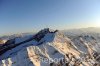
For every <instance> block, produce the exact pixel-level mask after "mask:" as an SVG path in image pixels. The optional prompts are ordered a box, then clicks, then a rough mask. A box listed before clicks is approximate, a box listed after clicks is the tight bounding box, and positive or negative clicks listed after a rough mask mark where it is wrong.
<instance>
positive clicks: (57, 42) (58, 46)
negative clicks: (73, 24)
mask: <svg viewBox="0 0 100 66" xmlns="http://www.w3.org/2000/svg"><path fill="white" fill-rule="evenodd" d="M16 44H20V45H18V46H16V47H12V48H11V49H10V50H8V51H6V52H5V53H3V54H2V55H0V66H93V65H94V66H96V64H98V65H99V62H100V59H99V56H98V58H95V55H96V56H97V55H99V52H98V51H97V49H96V48H95V47H97V45H96V40H95V39H94V38H93V37H92V38H91V37H90V36H89V37H86V36H85V37H84V36H81V37H74V38H73V39H70V38H68V37H66V36H65V35H63V34H62V33H61V32H59V31H58V30H56V31H54V30H50V29H48V28H47V29H44V30H41V31H40V32H38V33H37V34H36V35H35V36H34V37H33V36H31V37H27V38H15V44H14V45H16ZM9 45H10V44H9ZM11 45H12V44H11ZM6 47H7V46H6ZM99 66H100V65H99Z"/></svg>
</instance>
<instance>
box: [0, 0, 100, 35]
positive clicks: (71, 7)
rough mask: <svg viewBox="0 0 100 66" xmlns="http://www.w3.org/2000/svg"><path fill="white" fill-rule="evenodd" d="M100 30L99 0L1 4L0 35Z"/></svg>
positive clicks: (10, 1)
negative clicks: (64, 30)
mask: <svg viewBox="0 0 100 66" xmlns="http://www.w3.org/2000/svg"><path fill="white" fill-rule="evenodd" d="M85 27H100V0H0V35H6V34H14V33H21V32H34V31H38V30H41V29H43V28H51V29H60V30H63V29H72V28H85Z"/></svg>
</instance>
